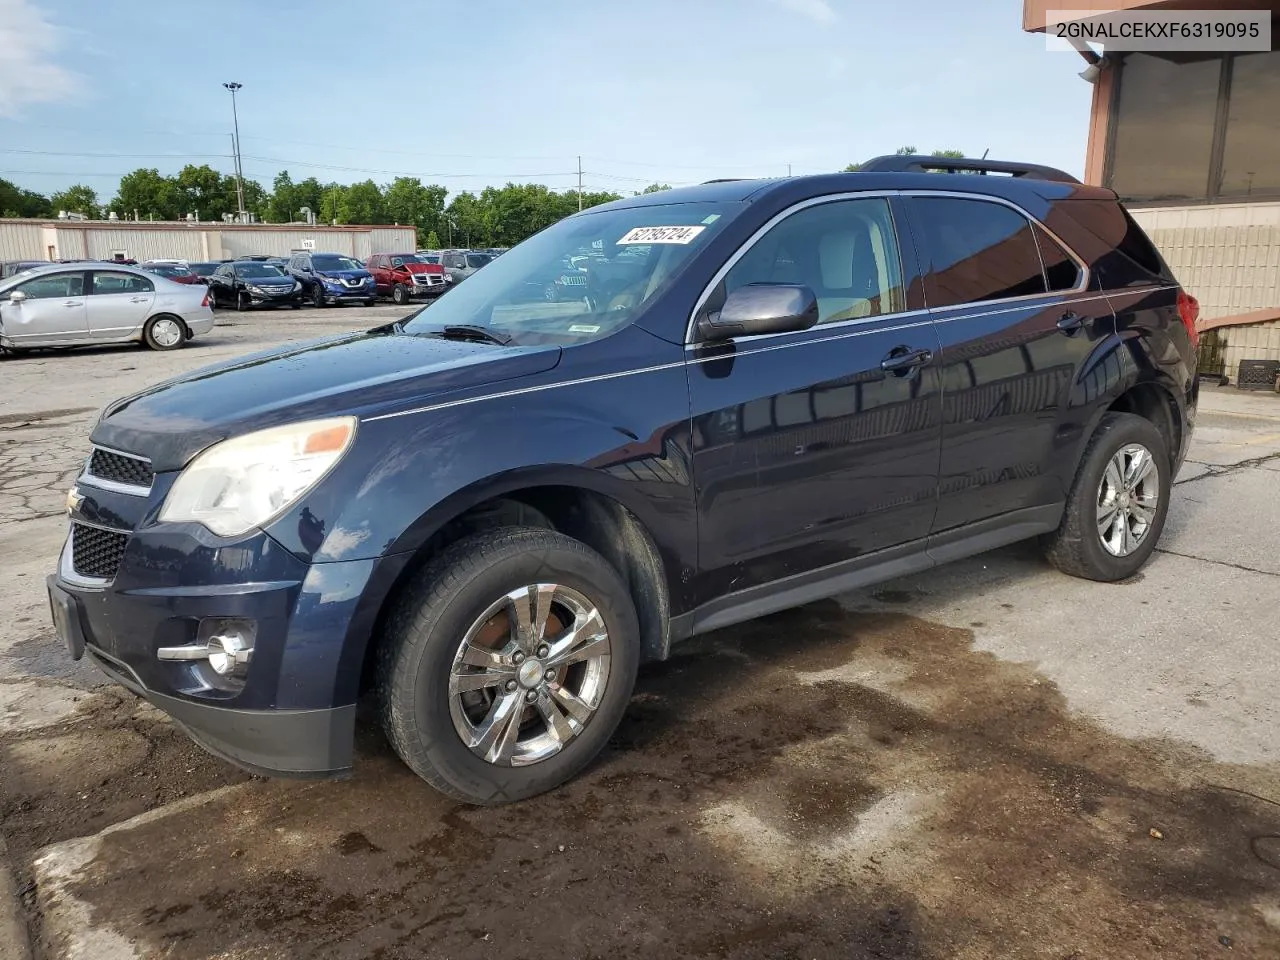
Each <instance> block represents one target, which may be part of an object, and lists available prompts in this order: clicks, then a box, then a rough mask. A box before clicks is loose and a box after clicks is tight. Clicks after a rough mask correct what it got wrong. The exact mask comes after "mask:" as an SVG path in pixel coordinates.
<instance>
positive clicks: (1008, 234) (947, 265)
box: [911, 197, 1045, 307]
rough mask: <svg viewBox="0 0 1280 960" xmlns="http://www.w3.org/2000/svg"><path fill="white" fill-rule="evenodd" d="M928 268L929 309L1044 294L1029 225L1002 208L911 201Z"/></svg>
mask: <svg viewBox="0 0 1280 960" xmlns="http://www.w3.org/2000/svg"><path fill="white" fill-rule="evenodd" d="M911 204H912V208H913V211H914V214H915V220H916V223H917V225H918V227H919V229H920V233H921V237H920V239H921V241H922V245H923V248H924V249H923V251H922V252H923V254H924V256H925V259H926V261H927V262H928V263H929V264H930V267H931V269H930V273H929V277H928V281H927V293H928V297H929V306H931V307H946V306H950V305H952V304H957V303H973V302H975V301H978V300H999V299H1002V298H1005V297H1021V296H1027V295H1030V294H1036V293H1044V292H1045V285H1044V274H1043V272H1042V270H1041V266H1040V254H1039V252H1038V251H1037V249H1036V241H1035V235H1034V234H1033V233H1032V232H1031V222H1030V221H1029V220H1027V218H1026V217H1024V216H1022V214H1020V213H1017V212H1016V211H1014V210H1011V209H1010V208H1009V207H1006V206H1004V205H1002V204H999V203H990V202H987V201H983V200H961V199H958V198H955V197H913V198H912V199H911Z"/></svg>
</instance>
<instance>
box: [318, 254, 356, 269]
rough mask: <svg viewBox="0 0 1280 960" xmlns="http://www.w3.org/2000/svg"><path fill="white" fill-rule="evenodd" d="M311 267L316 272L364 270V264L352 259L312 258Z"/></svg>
mask: <svg viewBox="0 0 1280 960" xmlns="http://www.w3.org/2000/svg"><path fill="white" fill-rule="evenodd" d="M311 267H312V269H314V270H363V269H364V264H363V263H357V262H356V261H355V260H352V259H351V258H350V257H312V258H311Z"/></svg>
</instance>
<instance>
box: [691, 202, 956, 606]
mask: <svg viewBox="0 0 1280 960" xmlns="http://www.w3.org/2000/svg"><path fill="white" fill-rule="evenodd" d="M908 254H909V255H908V257H907V263H906V264H905V266H904V262H903V256H902V254H901V252H900V247H899V243H898V231H897V229H896V228H895V218H894V207H893V205H892V201H891V199H890V198H888V197H862V198H854V199H837V200H831V201H827V202H821V203H817V204H814V205H809V206H805V207H803V208H801V209H799V210H797V211H796V212H795V213H793V214H791V215H790V216H788V217H786V218H784V219H782V220H781V221H779V222H778V223H777V224H776V225H775V226H774V227H773V228H772V229H770V230H769V231H768V232H767V233H765V234H764V235H763V236H761V237H760V238H759V239H758V240H757V241H755V242H754V243H752V244H751V245H750V246H749V247H748V248H745V249H744V250H743V251H741V252H740V253H739V254H738V255H737V258H736V262H735V261H730V262H731V264H732V266H731V267H730V269H729V270H728V272H727V273H726V274H725V275H724V278H723V280H722V281H721V283H720V284H719V285H718V287H717V288H716V290H715V291H713V293H712V295H711V297H710V299H709V301H708V304H707V306H706V307H704V308H703V309H717V308H718V306H719V304H720V303H723V300H724V297H725V296H726V295H727V294H728V293H729V292H731V291H732V290H734V289H736V288H738V287H740V286H743V285H745V284H748V283H769V282H774V283H803V284H805V285H807V286H809V287H810V288H811V289H812V290H813V291H814V293H815V295H816V296H817V300H818V305H819V321H818V324H817V325H815V326H814V327H812V328H810V329H809V330H804V331H798V332H791V333H782V334H772V335H763V336H755V337H746V338H742V339H740V340H737V341H733V342H730V343H728V344H723V345H708V346H705V347H697V348H695V351H694V354H693V362H692V363H691V364H690V365H689V381H690V395H691V398H692V413H693V442H694V457H693V461H694V474H695V478H694V479H695V484H696V487H697V496H698V510H699V515H700V527H699V539H700V543H701V547H700V553H699V566H700V569H701V577H702V590H701V591H699V592H700V593H701V594H702V596H703V599H710V598H713V597H716V596H721V595H723V594H726V593H733V592H737V591H739V590H743V589H745V588H749V587H752V586H756V585H759V584H763V583H768V582H770V581H775V580H778V579H780V578H783V577H788V576H792V575H795V574H797V573H803V572H805V571H808V570H813V569H815V568H818V567H825V566H829V565H831V564H834V563H841V562H843V561H846V560H853V559H856V558H860V557H864V556H866V555H869V554H872V553H875V552H876V551H878V550H882V549H884V548H886V547H891V546H895V545H898V544H902V543H906V542H909V541H913V540H922V539H923V538H924V537H926V536H927V534H928V532H929V528H930V525H931V523H932V521H933V515H934V509H935V502H936V498H937V485H938V448H939V442H940V437H941V428H940V423H941V413H942V409H941V407H942V404H941V396H940V392H939V387H938V379H937V376H936V371H935V370H934V369H933V364H934V362H935V361H934V359H933V358H934V357H936V355H937V353H938V350H939V345H938V340H937V335H936V334H935V332H934V329H933V324H932V322H931V321H930V319H929V317H928V316H927V315H926V314H925V312H924V311H923V310H919V309H912V308H915V307H918V306H919V304H913V303H909V302H908V300H907V291H908V290H909V289H913V285H912V284H910V283H908V282H904V275H905V276H906V277H908V278H909V277H911V276H912V275H914V269H915V268H914V257H913V255H910V253H909V251H908ZM915 287H916V288H918V285H915ZM913 295H918V294H916V293H914V292H913ZM904 358H905V361H904ZM886 365H887V366H888V367H890V369H885V366H886Z"/></svg>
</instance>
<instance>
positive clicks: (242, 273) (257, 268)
mask: <svg viewBox="0 0 1280 960" xmlns="http://www.w3.org/2000/svg"><path fill="white" fill-rule="evenodd" d="M235 271H236V276H237V277H249V278H251V279H259V280H269V279H274V278H277V277H283V276H284V274H283V273H282V272H281V271H280V268H279V267H275V266H272V265H271V264H269V263H237V264H236V266H235Z"/></svg>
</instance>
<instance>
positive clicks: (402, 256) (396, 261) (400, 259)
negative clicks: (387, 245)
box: [391, 253, 434, 267]
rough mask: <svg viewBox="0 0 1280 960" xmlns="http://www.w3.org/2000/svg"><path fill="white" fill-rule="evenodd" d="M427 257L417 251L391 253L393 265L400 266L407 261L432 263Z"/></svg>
mask: <svg viewBox="0 0 1280 960" xmlns="http://www.w3.org/2000/svg"><path fill="white" fill-rule="evenodd" d="M432 262H434V261H431V260H428V259H427V258H426V257H422V256H419V255H418V254H416V253H393V254H392V255H391V265H392V266H393V267H398V266H400V265H401V264H405V263H432Z"/></svg>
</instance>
